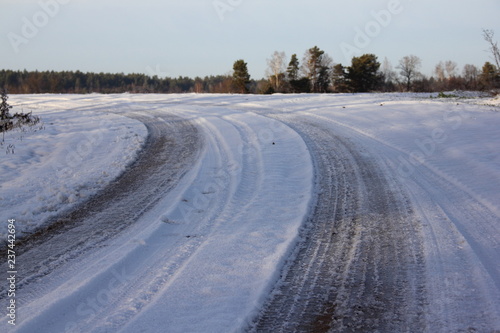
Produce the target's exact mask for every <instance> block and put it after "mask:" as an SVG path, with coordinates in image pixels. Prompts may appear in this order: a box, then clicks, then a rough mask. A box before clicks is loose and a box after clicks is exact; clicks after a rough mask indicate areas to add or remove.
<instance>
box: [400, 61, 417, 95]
mask: <svg viewBox="0 0 500 333" xmlns="http://www.w3.org/2000/svg"><path fill="white" fill-rule="evenodd" d="M421 65H422V60H420V58H419V57H417V56H415V55H409V56H405V57H403V58H402V59H401V60H399V66H398V67H397V68H399V69H400V72H399V74H400V75H401V76H402V77H403V79H404V81H405V82H406V90H407V91H410V90H411V84H412V82H413V80H415V78H417V77H418V76H420V75H421V74H420V72H419V69H420V66H421Z"/></svg>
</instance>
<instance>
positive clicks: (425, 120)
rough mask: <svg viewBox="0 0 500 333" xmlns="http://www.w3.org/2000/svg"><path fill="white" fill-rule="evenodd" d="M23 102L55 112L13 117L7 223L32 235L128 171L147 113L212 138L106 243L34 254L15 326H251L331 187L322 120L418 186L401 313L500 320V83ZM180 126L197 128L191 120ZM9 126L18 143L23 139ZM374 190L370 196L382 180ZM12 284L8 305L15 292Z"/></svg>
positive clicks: (3, 182) (445, 321)
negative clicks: (441, 93) (413, 257)
mask: <svg viewBox="0 0 500 333" xmlns="http://www.w3.org/2000/svg"><path fill="white" fill-rule="evenodd" d="M434 97H435V96H434ZM9 102H10V103H11V104H12V105H14V107H15V108H21V107H22V108H23V109H24V111H27V110H31V109H32V110H33V113H34V114H35V115H39V116H40V117H41V118H42V121H43V123H44V127H45V128H44V129H42V130H39V131H36V132H26V133H19V132H12V133H8V134H7V135H6V143H5V144H4V146H3V147H2V149H3V151H0V154H1V155H3V156H2V157H1V159H0V171H1V172H0V207H1V212H2V214H1V216H2V217H1V220H0V235H1V236H2V239H5V238H6V234H7V230H8V229H7V223H8V219H15V220H16V228H17V229H16V230H17V231H18V236H22V235H25V234H28V233H30V232H32V231H35V230H37V228H40V227H44V226H46V225H45V224H46V223H47V221H50V218H51V217H54V216H56V215H58V214H61V213H64V212H66V211H68V210H70V209H71V208H72V207H76V206H77V205H78V204H81V203H82V202H85V200H86V199H87V198H89V197H90V196H92V195H93V194H95V193H97V192H98V191H99V190H101V189H104V188H105V187H106V186H107V185H108V184H110V183H112V182H113V181H114V179H116V177H118V176H119V175H120V174H122V173H123V171H124V170H126V169H127V168H128V166H129V165H130V163H132V162H133V161H134V160H135V159H136V158H137V156H139V155H138V154H139V151H140V149H141V148H142V147H143V146H144V144H145V142H146V140H147V129H146V126H151V124H152V123H154V122H165V121H166V122H170V124H171V126H174V125H175V121H177V120H169V119H168V118H162V117H163V115H164V116H165V117H166V116H168V115H175V116H178V117H181V118H183V119H185V120H187V121H188V122H189V123H190V124H194V125H195V126H196V128H197V129H198V131H199V133H198V135H199V136H200V142H201V147H200V148H199V151H195V148H189V149H190V150H192V151H191V153H192V154H193V156H197V159H196V162H195V163H192V165H190V166H189V168H186V169H185V170H184V168H185V167H182V166H180V165H179V166H177V165H172V168H176V169H177V168H179V170H180V171H179V175H180V176H179V177H180V178H179V180H175V179H174V180H175V184H174V185H175V186H173V188H171V189H169V190H168V191H167V192H165V193H163V192H162V193H163V194H161V198H159V199H158V200H157V201H154V204H152V206H151V207H149V206H148V208H147V211H145V212H144V213H143V214H141V215H139V216H138V217H137V220H136V221H135V223H134V224H132V225H130V226H129V227H127V228H125V229H124V230H121V231H120V232H119V233H117V234H116V235H112V236H110V237H107V238H105V239H104V240H100V241H99V243H97V241H96V243H95V246H94V244H93V243H92V240H90V241H87V242H90V244H87V247H86V250H85V251H83V250H78V248H71V250H69V252H71V253H65V258H64V259H61V260H59V259H57V260H58V264H57V265H55V266H50V267H53V268H50V269H45V270H44V273H43V274H39V273H37V272H34V271H30V273H29V274H25V275H23V273H22V272H21V271H20V272H19V273H18V274H19V278H18V284H19V287H18V288H19V289H18V290H17V292H16V304H17V312H16V325H15V326H12V325H10V324H8V322H7V319H5V318H4V320H3V321H2V323H1V327H2V331H6V332H36V331H39V332H65V331H67V332H115V331H120V332H235V331H240V330H243V329H247V328H249V327H251V326H252V325H253V324H252V322H253V321H254V320H255V318H256V317H258V315H259V310H260V309H261V308H262V306H263V305H264V304H265V302H266V301H267V299H268V297H269V295H270V293H271V291H272V290H274V289H273V287H274V286H275V284H276V282H277V281H278V280H279V279H280V272H281V269H282V267H283V265H285V263H286V260H287V259H288V258H289V256H290V255H291V254H296V252H297V251H294V249H295V246H296V244H297V243H299V244H300V242H303V241H307V240H304V239H303V237H301V235H302V231H301V228H302V227H304V226H305V227H307V225H305V224H304V222H305V221H306V220H307V218H308V216H309V214H310V213H311V211H312V209H313V206H314V205H315V204H316V200H317V198H318V195H320V194H321V193H322V192H323V191H324V189H323V188H322V184H321V179H322V178H321V177H320V175H318V173H320V172H321V170H322V169H321V168H319V167H318V164H317V163H318V162H317V161H318V160H319V159H320V157H321V154H323V153H321V152H320V151H318V150H317V149H316V148H314V145H313V144H312V143H311V140H313V141H317V142H319V140H320V139H325V138H322V137H319V136H318V135H319V134H318V133H320V132H317V131H315V130H313V129H317V128H321V130H325V131H328V132H329V133H331V134H333V135H335V136H336V137H339V138H342V140H346V142H347V141H348V142H349V145H350V146H352V147H355V148H353V149H356V151H357V153H359V154H360V155H359V156H362V157H363V158H364V159H366V160H370V161H374V162H373V163H372V164H367V165H374V166H377V167H378V168H380V169H381V170H380V174H383V175H386V177H387V179H388V180H387V182H386V183H387V184H388V185H387V186H388V187H390V189H388V190H390V191H394V192H398V193H399V192H401V193H404V195H401V196H399V197H398V198H407V199H405V200H407V201H408V202H407V203H406V204H407V205H408V206H409V207H411V209H409V210H411V212H410V213H407V214H409V216H410V215H411V216H413V217H414V218H415V221H417V222H416V223H417V234H416V235H412V237H411V239H412V240H414V241H415V242H418V243H419V246H418V247H416V248H421V249H422V253H421V256H422V261H423V266H424V268H423V270H424V271H423V272H421V274H422V276H423V278H422V279H423V281H424V282H422V285H423V287H422V289H424V290H420V289H419V288H416V287H415V288H414V289H415V290H417V289H418V290H417V291H418V293H419V294H420V295H421V297H422V299H423V301H422V304H420V305H419V306H420V307H421V311H422V314H421V318H422V319H421V320H420V321H419V324H418V325H419V326H418V327H415V326H414V327H409V328H408V327H406V328H404V327H403V326H401V330H402V331H405V330H407V331H427V332H449V331H468V330H477V331H481V332H493V331H494V330H500V259H499V258H500V191H498V189H499V188H500V154H499V147H500V130H499V128H500V109H499V107H498V104H499V99H498V98H493V99H492V98H470V99H461V98H445V99H437V98H430V95H429V94H340V95H279V94H277V95H272V96H249V95H197V94H185V95H129V94H121V95H17V96H16V95H13V96H11V98H10V100H9ZM13 111H15V109H14V110H13ZM130 117H133V119H132V118H130ZM141 117H142V118H141ZM138 119H149V120H148V123H147V124H143V123H141V121H139V120H138ZM165 119H166V120H165ZM172 128H174V127H172ZM167 134H168V138H169V139H168V140H169V142H173V144H174V145H182V144H184V143H183V142H181V141H182V140H184V139H182V140H181V134H180V133H176V131H175V130H172V131H170V132H169V133H165V135H166V136H167ZM9 144H13V145H14V146H15V151H14V154H11V153H9V154H7V153H6V150H7V147H8V145H9ZM186 147H187V146H186ZM186 149H188V148H186ZM315 149H316V150H315ZM344 158H348V157H344ZM179 159H181V158H180V157H179ZM361 172H362V173H364V171H363V170H362V169H361V168H360V173H361ZM353 177H354V176H353ZM174 180H173V181H174ZM384 184H385V182H384ZM141 191H142V192H148V191H154V189H153V188H151V189H149V188H148V189H141ZM360 191H361V192H362V191H363V189H361V190H360ZM365 191H366V192H362V196H363V197H366V198H368V199H367V200H369V198H370V195H377V193H369V189H368V188H365ZM124 200H130V202H132V200H134V198H132V197H130V198H125V199H124ZM125 202H126V201H125ZM116 213H117V215H119V213H120V212H116ZM352 213H353V214H354V213H357V212H352ZM367 213H369V212H367ZM92 216H93V215H92ZM92 216H88V217H87V218H88V219H92ZM313 222H314V221H313ZM98 223H106V220H105V219H104V220H101V221H98ZM89 224H90V221H89ZM97 225H98V224H97ZM92 228H94V229H95V225H94V224H92ZM51 255H52V254H51V253H46V256H47V257H50V256H51ZM354 258H355V257H354ZM323 259H324V258H323ZM51 260H52V259H51ZM54 260H56V259H54ZM4 261H7V256H5V260H4ZM17 261H18V263H20V264H19V265H21V264H22V261H23V257H22V255H20V256H19V257H18V258H17ZM4 268H5V269H4ZM2 269H3V270H5V272H4V273H5V274H7V273H6V272H7V269H6V266H2ZM6 287H8V286H7V283H5V286H0V290H2V291H3V290H5V288H6ZM274 292H276V291H274ZM346 294H347V295H349V293H348V291H347V292H346ZM400 297H403V298H404V295H403V296H401V295H400ZM0 298H1V301H2V307H1V308H2V309H6V306H4V304H5V305H6V304H7V303H4V302H8V301H9V299H8V297H7V294H6V293H0ZM297 301H299V300H297ZM413 325H416V324H413Z"/></svg>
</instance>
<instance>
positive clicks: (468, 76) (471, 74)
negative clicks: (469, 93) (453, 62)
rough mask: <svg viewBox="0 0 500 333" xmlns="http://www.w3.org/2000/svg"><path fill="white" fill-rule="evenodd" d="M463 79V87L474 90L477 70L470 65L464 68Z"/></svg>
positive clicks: (477, 74)
mask: <svg viewBox="0 0 500 333" xmlns="http://www.w3.org/2000/svg"><path fill="white" fill-rule="evenodd" d="M462 75H463V77H464V80H465V86H466V88H467V89H475V88H476V85H477V79H478V76H479V69H478V68H477V67H476V66H474V65H471V64H467V65H465V66H464V70H463V74H462Z"/></svg>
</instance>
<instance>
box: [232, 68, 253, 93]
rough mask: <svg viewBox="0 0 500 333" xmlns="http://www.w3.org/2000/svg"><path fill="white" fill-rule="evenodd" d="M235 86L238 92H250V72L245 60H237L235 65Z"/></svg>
mask: <svg viewBox="0 0 500 333" xmlns="http://www.w3.org/2000/svg"><path fill="white" fill-rule="evenodd" d="M233 71H234V72H233V87H234V89H235V90H236V92H238V93H241V94H248V92H249V84H250V74H249V73H248V67H247V63H246V62H245V61H243V60H236V61H235V62H234V65H233Z"/></svg>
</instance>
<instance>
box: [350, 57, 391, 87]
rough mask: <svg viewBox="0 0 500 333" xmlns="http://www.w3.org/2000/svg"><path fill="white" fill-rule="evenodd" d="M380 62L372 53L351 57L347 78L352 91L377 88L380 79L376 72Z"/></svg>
mask: <svg viewBox="0 0 500 333" xmlns="http://www.w3.org/2000/svg"><path fill="white" fill-rule="evenodd" d="M379 68H380V63H379V62H378V61H377V57H376V56H375V55H374V54H364V55H362V56H361V57H353V58H352V62H351V66H350V67H349V68H348V70H347V80H348V83H349V86H350V90H351V91H353V92H368V91H372V90H374V89H376V88H377V86H378V85H379V84H380V83H381V81H382V76H381V75H380V74H379V73H378V70H379Z"/></svg>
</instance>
